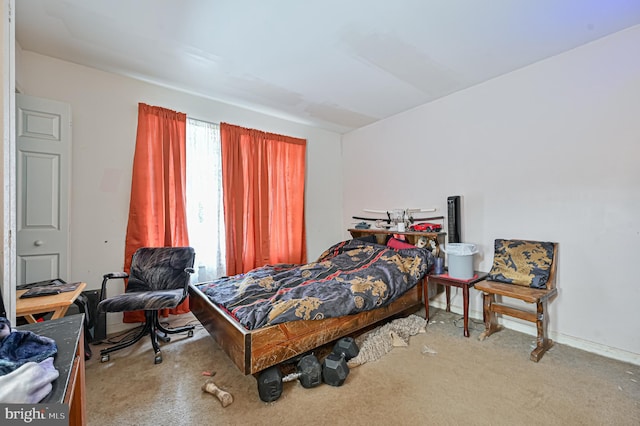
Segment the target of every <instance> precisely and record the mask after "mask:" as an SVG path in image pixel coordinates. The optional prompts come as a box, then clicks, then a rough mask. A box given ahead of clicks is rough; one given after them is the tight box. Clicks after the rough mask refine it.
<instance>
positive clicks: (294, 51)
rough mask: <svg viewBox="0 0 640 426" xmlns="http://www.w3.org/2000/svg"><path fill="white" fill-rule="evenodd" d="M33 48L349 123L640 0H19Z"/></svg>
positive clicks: (497, 71) (438, 92)
mask: <svg viewBox="0 0 640 426" xmlns="http://www.w3.org/2000/svg"><path fill="white" fill-rule="evenodd" d="M15 3H16V14H15V16H16V40H17V42H18V43H19V45H20V47H21V48H22V49H23V50H28V51H32V52H36V53H40V54H43V55H47V56H51V57H54V58H59V59H62V60H65V61H69V62H73V63H76V64H80V65H86V66H89V67H92V68H97V69H100V70H104V71H108V72H113V73H116V74H122V75H125V76H129V77H133V78H136V79H140V80H144V81H147V82H152V83H156V84H159V85H162V86H165V87H170V88H173V89H177V90H181V91H185V92H188V93H193V94H197V95H200V96H203V97H206V98H210V99H215V100H219V101H222V102H225V103H229V104H233V105H237V106H241V107H244V108H248V109H251V110H255V111H259V112H263V113H267V114H270V115H274V116H277V117H281V118H285V119H289V120H294V121H296V122H300V123H304V124H310V125H314V126H317V127H321V128H324V129H327V130H331V131H335V132H338V133H344V132H348V131H350V130H353V129H356V128H359V127H362V126H365V125H367V124H370V123H373V122H375V121H377V120H380V119H383V118H386V117H389V116H392V115H394V114H398V113H400V112H403V111H406V110H409V109H411V108H413V107H416V106H418V105H422V104H425V103H427V102H430V101H433V100H435V99H438V98H441V97H443V96H446V95H449V94H451V93H454V92H457V91H459V90H463V89H465V88H468V87H470V86H473V85H476V84H479V83H482V82H484V81H486V80H488V79H491V78H494V77H497V76H499V75H502V74H505V73H508V72H511V71H514V70H517V69H518V68H521V67H524V66H526V65H529V64H532V63H534V62H537V61H540V60H543V59H545V58H548V57H551V56H554V55H557V54H559V53H562V52H564V51H567V50H569V49H573V48H575V47H577V46H580V45H582V44H585V43H588V42H590V41H593V40H595V39H598V38H600V37H603V36H606V35H608V34H611V33H614V32H617V31H620V30H623V29H625V28H628V27H631V26H634V25H638V24H640V0H606V1H605V0H393V1H390V0H305V1H300V0H268V1H266V0H136V1H131V0H16V1H15Z"/></svg>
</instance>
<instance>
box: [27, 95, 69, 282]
mask: <svg viewBox="0 0 640 426" xmlns="http://www.w3.org/2000/svg"><path fill="white" fill-rule="evenodd" d="M16 152H17V159H16V174H17V176H16V208H17V209H16V230H17V238H16V257H17V265H16V266H17V268H16V272H17V280H18V284H25V283H30V282H35V281H42V280H48V279H52V278H62V279H64V280H66V279H67V277H68V272H69V265H68V251H69V207H68V199H69V183H70V166H71V106H70V105H68V104H65V103H62V102H57V101H52V100H49V99H41V98H35V97H32V96H26V95H16Z"/></svg>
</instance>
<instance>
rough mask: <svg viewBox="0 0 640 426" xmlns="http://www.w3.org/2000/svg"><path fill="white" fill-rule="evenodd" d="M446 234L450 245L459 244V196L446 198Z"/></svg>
mask: <svg viewBox="0 0 640 426" xmlns="http://www.w3.org/2000/svg"><path fill="white" fill-rule="evenodd" d="M447 213H448V220H447V225H448V227H447V234H448V236H449V242H450V243H459V242H461V232H460V225H461V224H460V196H459V195H452V196H450V197H448V198H447Z"/></svg>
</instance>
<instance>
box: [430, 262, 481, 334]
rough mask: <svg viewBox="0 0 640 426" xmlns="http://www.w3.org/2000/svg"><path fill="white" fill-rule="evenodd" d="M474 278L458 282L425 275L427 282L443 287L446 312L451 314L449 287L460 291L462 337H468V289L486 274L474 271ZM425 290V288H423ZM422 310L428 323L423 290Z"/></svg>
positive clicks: (444, 277) (439, 276)
mask: <svg viewBox="0 0 640 426" xmlns="http://www.w3.org/2000/svg"><path fill="white" fill-rule="evenodd" d="M474 273H475V276H474V277H473V278H471V279H469V280H459V279H456V278H451V277H450V276H449V275H446V274H444V275H427V281H428V282H429V283H433V284H440V285H443V286H444V287H445V291H446V294H447V312H451V286H454V287H459V288H461V289H462V303H463V311H462V312H463V315H464V337H469V288H471V287H473V285H474V284H475V283H477V282H479V281H482V280H483V279H485V277H486V276H487V275H488V274H487V273H486V272H479V271H475V272H474ZM424 288H426V286H425V287H424ZM424 292H425V293H424V310H425V316H426V317H427V321H429V299H428V298H427V293H426V290H424Z"/></svg>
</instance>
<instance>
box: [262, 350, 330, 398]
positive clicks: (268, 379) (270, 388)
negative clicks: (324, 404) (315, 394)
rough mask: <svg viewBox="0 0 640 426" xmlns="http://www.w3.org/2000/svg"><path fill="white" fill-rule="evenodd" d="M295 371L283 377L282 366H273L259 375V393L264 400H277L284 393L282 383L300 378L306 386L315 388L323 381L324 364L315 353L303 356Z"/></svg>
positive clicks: (301, 382)
mask: <svg viewBox="0 0 640 426" xmlns="http://www.w3.org/2000/svg"><path fill="white" fill-rule="evenodd" d="M296 368H297V371H296V372H295V373H291V374H288V375H286V376H284V377H282V372H281V371H280V367H278V366H277V365H276V366H273V367H269V368H267V369H266V370H264V371H262V372H260V374H259V375H258V395H260V399H261V400H262V401H264V402H271V401H275V400H276V399H278V398H280V395H282V384H283V383H285V382H291V381H293V380H296V379H298V380H300V384H301V385H302V386H303V387H305V388H313V387H315V386H318V385H319V384H320V383H322V366H321V365H320V361H318V358H316V356H315V355H312V354H309V355H305V356H303V357H302V358H301V359H300V361H299V362H298V365H297V367H296Z"/></svg>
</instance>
